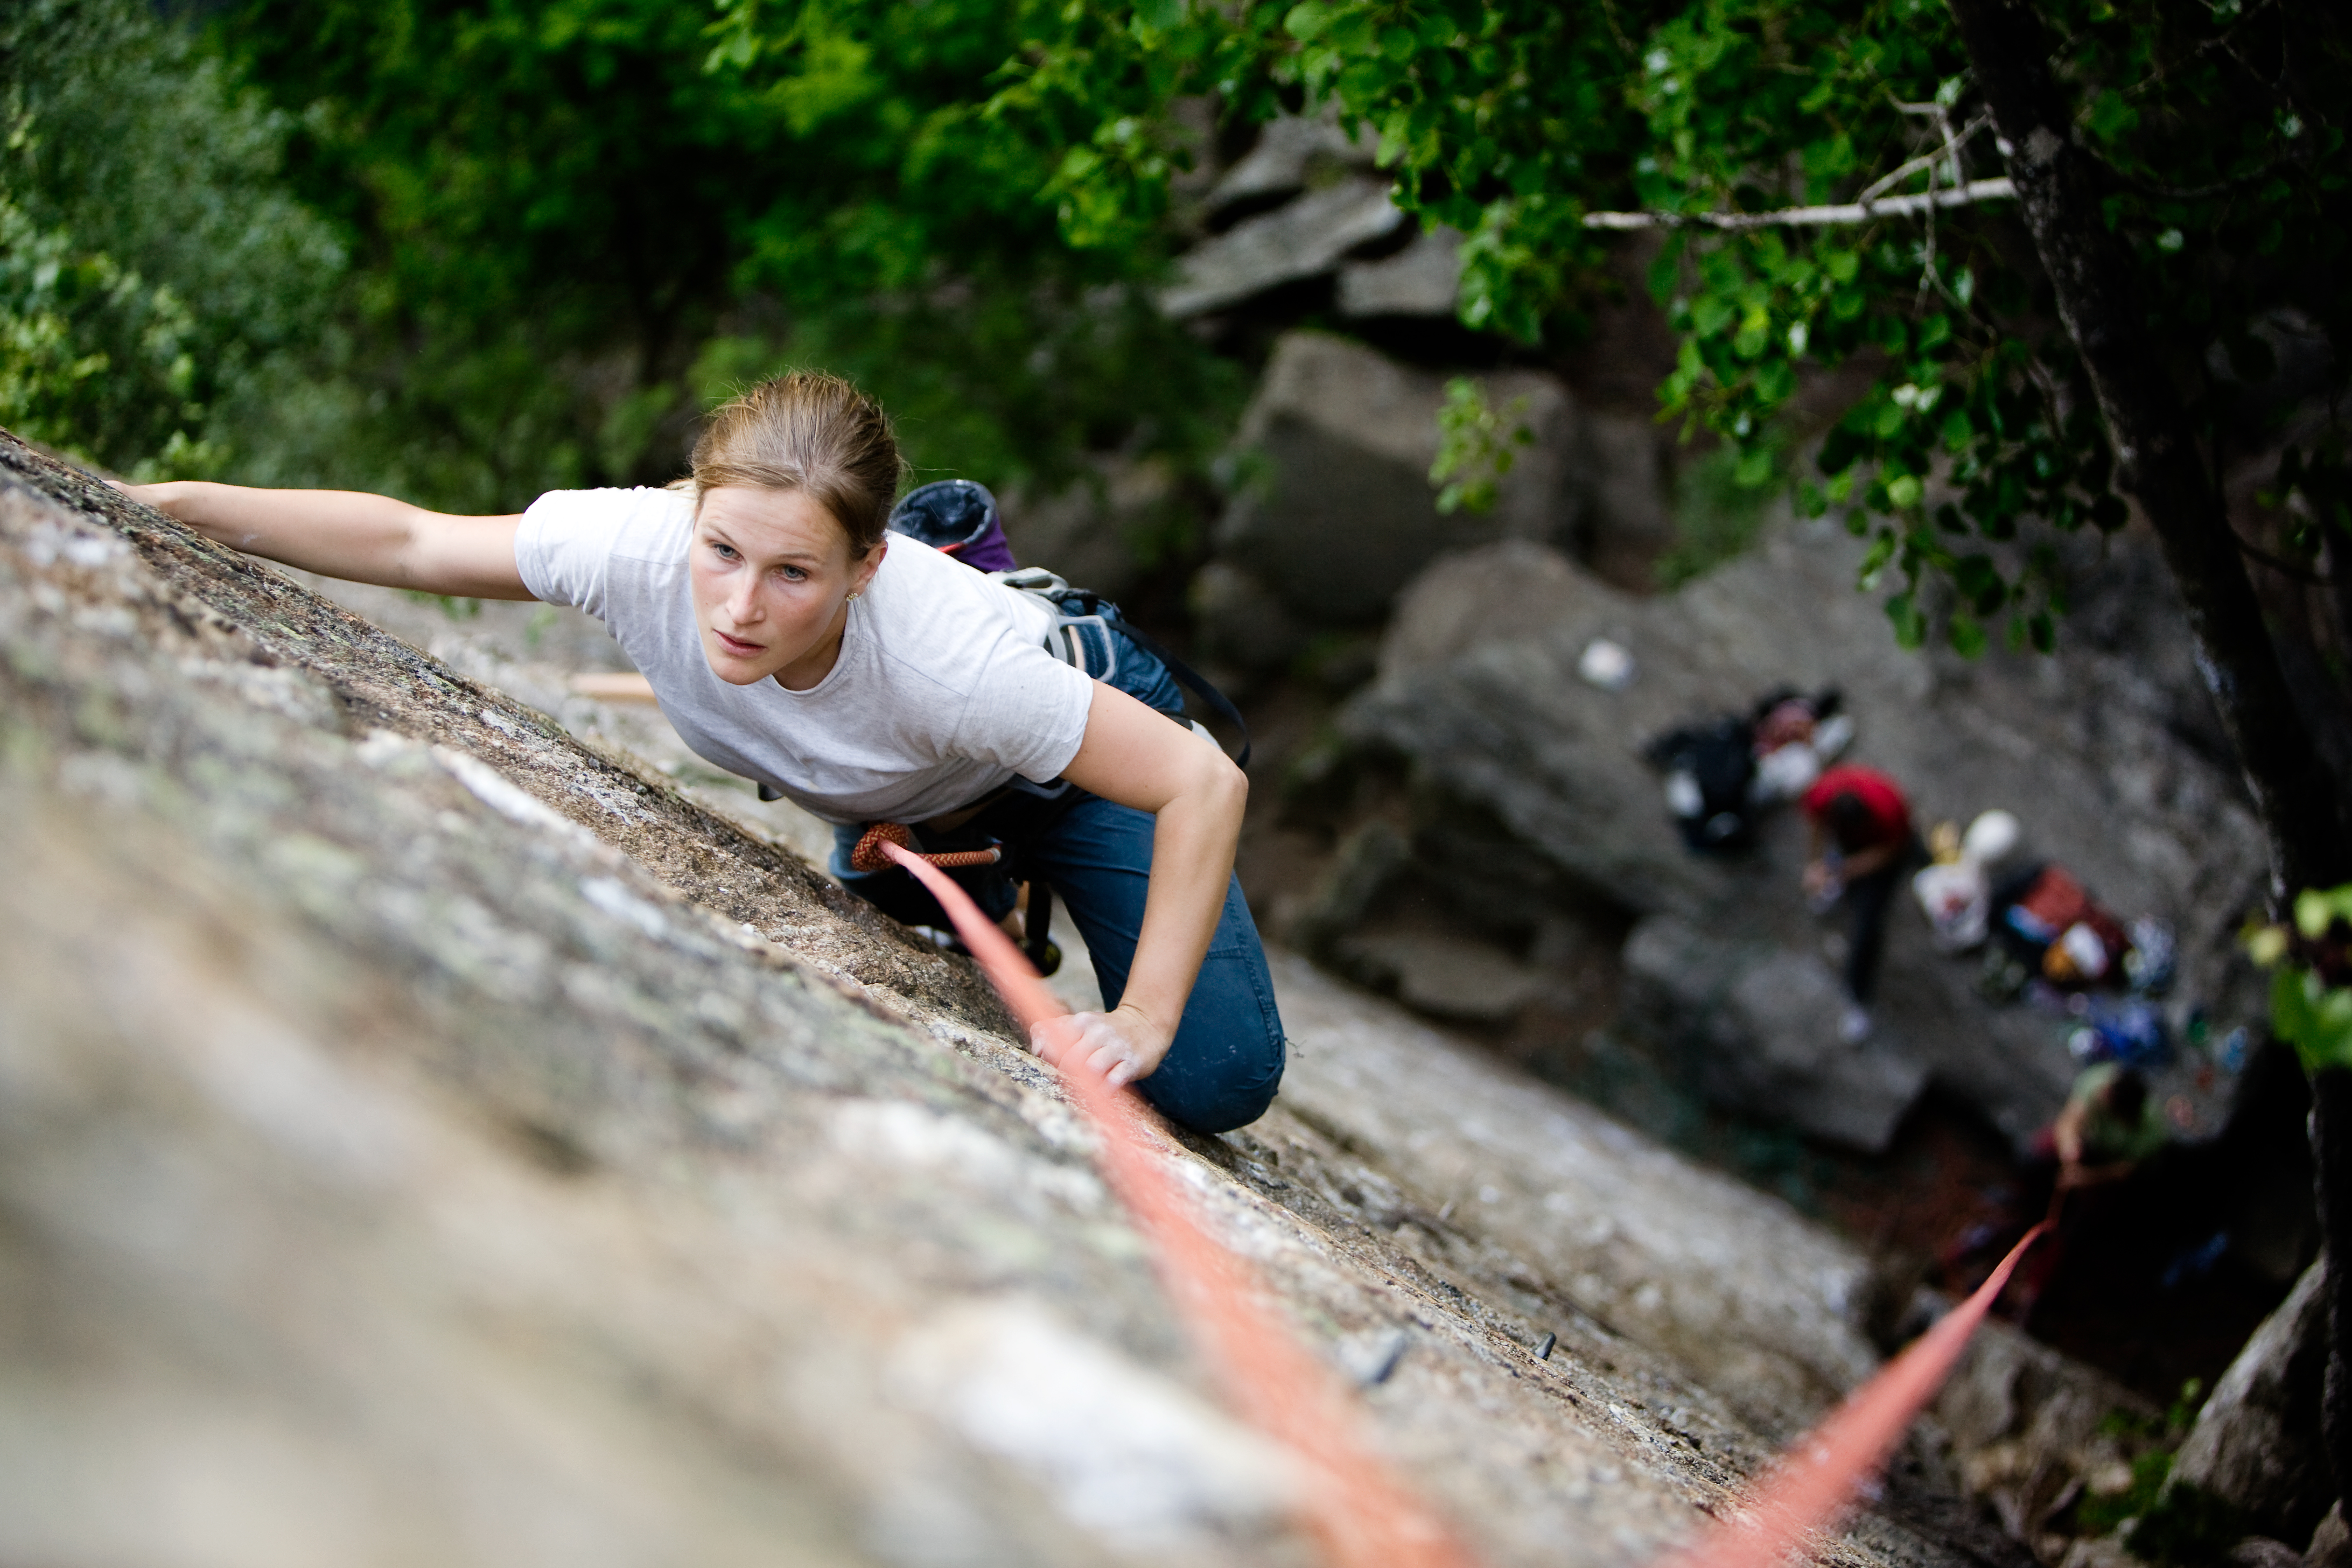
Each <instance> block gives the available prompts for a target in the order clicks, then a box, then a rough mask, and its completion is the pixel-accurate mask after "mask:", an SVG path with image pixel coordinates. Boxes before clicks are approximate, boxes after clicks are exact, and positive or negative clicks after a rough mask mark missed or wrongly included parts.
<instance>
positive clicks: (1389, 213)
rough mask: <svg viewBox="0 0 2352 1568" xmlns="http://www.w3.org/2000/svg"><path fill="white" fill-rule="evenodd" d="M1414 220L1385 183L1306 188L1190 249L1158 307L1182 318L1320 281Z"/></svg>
mask: <svg viewBox="0 0 2352 1568" xmlns="http://www.w3.org/2000/svg"><path fill="white" fill-rule="evenodd" d="M1410 222H1412V219H1411V218H1409V217H1407V216H1405V215H1404V213H1403V212H1402V211H1400V210H1399V209H1398V207H1397V205H1396V204H1395V203H1393V202H1391V201H1390V200H1389V185H1388V182H1387V181H1385V180H1368V179H1361V178H1349V179H1346V180H1342V181H1341V182H1340V183H1339V184H1334V185H1329V186H1326V187H1325V188H1324V189H1322V190H1319V191H1309V192H1307V194H1306V195H1303V196H1300V197H1299V198H1298V199H1297V201H1295V202H1292V203H1290V204H1289V205H1286V206H1282V207H1278V208H1276V210H1274V211H1273V212H1270V213H1265V214H1263V215H1262V216H1257V217H1251V218H1244V219H1243V220H1242V221H1241V222H1239V223H1237V224H1235V225H1234V226H1233V227H1231V228H1229V229H1227V230H1226V231H1225V232H1224V233H1223V234H1221V235H1218V236H1216V237H1214V238H1212V239H1205V240H1202V242H1201V243H1200V244H1198V245H1196V246H1194V247H1192V249H1190V250H1188V251H1186V252H1185V253H1184V254H1183V256H1182V257H1181V258H1179V260H1178V261H1177V263H1176V281H1175V282H1174V283H1172V284H1171V285H1169V287H1168V288H1166V289H1162V290H1161V291H1160V310H1162V311H1163V312H1164V313H1166V314H1167V315H1170V316H1172V317H1175V318H1176V319H1177V320H1179V321H1181V320H1183V319H1184V318H1186V317H1189V316H1201V315H1206V314H1207V313H1208V312H1210V311H1212V310H1224V309H1226V308H1227V307H1229V306H1233V305H1238V304H1240V303H1241V302H1242V301H1243V300H1247V299H1250V298H1251V297H1253V296H1254V295H1258V294H1263V293H1265V291H1266V290H1267V289H1277V288H1280V287H1281V286H1282V285H1283V284H1285V283H1296V282H1298V281H1299V280H1300V279H1307V278H1319V277H1322V276H1324V275H1325V274H1327V273H1329V272H1331V271H1334V270H1336V269H1337V268H1338V267H1339V263H1340V261H1341V260H1342V259H1343V258H1345V257H1347V255H1348V254H1349V252H1350V251H1353V250H1355V249H1357V248H1358V247H1361V246H1367V245H1370V244H1371V243H1372V242H1373V241H1375V240H1380V239H1385V238H1387V237H1389V236H1391V235H1392V234H1394V233H1395V232H1396V231H1397V230H1398V229H1400V228H1402V227H1403V226H1405V225H1406V224H1408V223H1410Z"/></svg>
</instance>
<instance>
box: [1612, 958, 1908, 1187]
mask: <svg viewBox="0 0 2352 1568" xmlns="http://www.w3.org/2000/svg"><path fill="white" fill-rule="evenodd" d="M1738 949H1739V944H1738V943H1736V942H1724V941H1718V940H1714V939H1710V938H1708V937H1707V936H1706V935H1705V934H1703V933H1702V932H1700V931H1697V930H1696V929H1694V928H1693V927H1692V926H1690V925H1689V924H1687V923H1686V922H1685V921H1682V920H1681V919H1679V918H1678V917H1676V916H1674V915H1654V916H1652V917H1651V918H1649V919H1648V920H1645V921H1642V922H1641V923H1640V924H1639V925H1637V926H1635V927H1634V928H1633V935H1632V936H1630V937H1628V938H1627V939H1626V942H1625V950H1624V962H1625V981H1626V1008H1627V1012H1628V1015H1629V1017H1630V1019H1631V1020H1632V1021H1633V1022H1634V1023H1635V1024H1636V1025H1637V1026H1642V1025H1646V1026H1648V1027H1650V1028H1651V1029H1652V1030H1653V1031H1654V1032H1655V1033H1656V1034H1659V1035H1661V1036H1664V1037H1669V1038H1673V1037H1676V1036H1678V1035H1682V1034H1685V1033H1695V1035H1696V1044H1697V1046H1698V1056H1699V1059H1700V1061H1701V1064H1702V1066H1701V1076H1700V1085H1701V1087H1702V1089H1704V1090H1705V1092H1706V1096H1707V1098H1709V1099H1710V1100H1714V1101H1716V1102H1717V1104H1719V1105H1735V1106H1738V1107H1739V1108H1740V1110H1742V1111H1743V1112H1744V1113H1746V1114H1748V1115H1752V1116H1758V1117H1762V1118H1768V1119H1770V1120H1773V1121H1786V1122H1789V1123H1790V1124H1791V1125H1792V1126H1795V1127H1797V1128H1798V1129H1800V1130H1801V1131H1805V1132H1808V1133H1811V1135H1812V1136H1814V1137H1816V1138H1825V1139H1828V1140H1829V1141H1831V1142H1836V1143H1843V1144H1845V1145H1846V1146H1848V1147H1849V1148H1856V1149H1883V1148H1885V1146H1886V1145H1887V1143H1888V1142H1891V1141H1892V1140H1893V1138H1894V1135H1895V1127H1896V1125H1897V1124H1898V1123H1899V1122H1901V1121H1902V1120H1903V1115H1904V1112H1906V1111H1907V1110H1910V1109H1911V1105H1912V1102H1913V1101H1914V1100H1917V1099H1918V1098H1919V1091H1920V1090H1921V1089H1925V1088H1927V1064H1926V1063H1924V1062H1923V1061H1921V1060H1920V1059H1919V1058H1918V1057H1917V1056H1916V1054H1915V1053H1913V1052H1910V1051H1907V1050H1905V1049H1903V1048H1901V1047H1896V1046H1890V1045H1889V1044H1887V1043H1886V1042H1885V1041H1883V1040H1878V1039H1865V1040H1863V1041H1860V1042H1856V1043H1849V1042H1846V1041H1843V1040H1841V1039H1839V1038H1838V1037H1837V1036H1836V1034H1835V1033H1834V1032H1833V1031H1832V1029H1831V1028H1829V1027H1827V1026H1825V1021H1826V1020H1830V1019H1834V1018H1836V1017H1837V1016H1838V1014H1839V1011H1840V1008H1841V1006H1842V1005H1843V1002H1844V1000H1845V988H1844V984H1843V982H1842V981H1841V980H1840V978H1839V976H1838V973H1837V972H1836V971H1835V970H1833V969H1832V968H1831V967H1830V966H1829V965H1828V964H1827V963H1824V962H1822V957H1821V955H1820V954H1819V953H1817V952H1808V951H1805V950H1803V949H1792V948H1784V947H1779V946H1774V945H1771V944H1769V943H1758V944H1754V950H1753V951H1751V952H1741V951H1739V950H1738Z"/></svg>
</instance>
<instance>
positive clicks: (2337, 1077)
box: [2311, 1068, 2352, 1498]
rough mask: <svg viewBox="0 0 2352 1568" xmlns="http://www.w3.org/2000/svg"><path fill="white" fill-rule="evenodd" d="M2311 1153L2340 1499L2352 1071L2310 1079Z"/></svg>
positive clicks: (2349, 1340) (2348, 1392)
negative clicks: (2322, 1254)
mask: <svg viewBox="0 0 2352 1568" xmlns="http://www.w3.org/2000/svg"><path fill="white" fill-rule="evenodd" d="M2311 1153H2312V1163H2313V1166H2314V1168H2315V1173H2316V1179H2317V1181H2318V1184H2319V1235H2320V1238H2321V1243H2322V1245H2323V1247H2325V1248H2326V1260H2327V1281H2326V1284H2325V1285H2324V1286H2323V1287H2322V1289H2323V1290H2325V1291H2326V1297H2327V1342H2328V1348H2329V1352H2330V1353H2329V1355H2328V1358H2327V1381H2326V1386H2325V1387H2324V1388H2323V1389H2322V1390H2321V1391H2320V1397H2319V1431H2320V1436H2321V1439H2322V1441H2323V1442H2324V1444H2325V1445H2326V1449H2327V1463H2328V1466H2329V1468H2332V1469H2333V1470H2334V1471H2335V1472H2336V1496H2337V1497H2339V1498H2346V1497H2352V1358H2347V1355H2346V1353H2345V1352H2346V1350H2347V1347H2352V1068H2322V1069H2321V1070H2319V1071H2318V1072H2315V1073H2313V1074H2312V1075H2311Z"/></svg>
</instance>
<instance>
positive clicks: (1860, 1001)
mask: <svg viewBox="0 0 2352 1568" xmlns="http://www.w3.org/2000/svg"><path fill="white" fill-rule="evenodd" d="M1802 805H1803V809H1804V813H1805V820H1806V821H1807V823H1808V824H1809V825H1810V826H1811V829H1812V847H1811V856H1810V860H1809V863H1808V864H1807V865H1806V867H1805V891H1806V892H1807V893H1809V894H1811V896H1812V897H1813V898H1814V899H1815V900H1817V901H1819V902H1821V903H1822V904H1823V905H1827V904H1829V903H1831V902H1833V901H1835V900H1838V899H1839V898H1841V897H1843V900H1844V901H1845V906H1846V909H1847V910H1848V912H1849V914H1850V916H1851V918H1852V920H1853V926H1852V930H1851V933H1850V935H1849V936H1848V938H1847V942H1846V955H1845V987H1846V994H1848V995H1849V996H1850V997H1852V998H1853V1000H1852V1001H1851V1002H1850V1003H1849V1004H1848V1005H1847V1007H1846V1010H1845V1013H1844V1015H1843V1016H1842V1017H1841V1018H1840V1019H1839V1020H1838V1037H1839V1038H1841V1039H1843V1040H1844V1041H1845V1042H1846V1043H1847V1044H1849V1045H1852V1044H1854V1043H1856V1042H1858V1041H1860V1040H1861V1039H1863V1038H1864V1037H1865V1036H1867V1035H1868V1034H1869V1033H1870V1013H1869V1006H1870V996H1871V992H1872V990H1873V988H1874V986H1875V985H1876V984H1877V982H1878V957H1879V953H1880V952H1882V951H1883V950H1884V948H1885V942H1886V911H1887V909H1888V906H1889V905H1890V904H1892V903H1893V901H1894V899H1895V888H1896V886H1897V885H1898V884H1899V883H1900V882H1901V881H1902V879H1903V873H1904V872H1905V870H1906V869H1907V868H1908V866H1909V862H1910V860H1911V858H1912V856H1913V851H1914V849H1915V848H1916V844H1917V839H1916V836H1915V835H1914V834H1913V833H1912V830H1911V803H1910V802H1909V801H1908V800H1907V799H1906V798H1905V797H1904V795H1903V790H1902V788H1901V786H1900V785H1898V784H1895V781H1894V780H1893V779H1891V778H1889V777H1887V776H1886V775H1885V773H1880V772H1879V771H1878V770H1876V769H1875V768H1864V767H1857V766H1855V765H1854V764H1853V763H1841V764H1839V765H1838V766H1836V767H1833V768H1832V769H1830V770H1829V771H1828V772H1826V773H1822V776H1821V777H1820V778H1818V779H1816V780H1814V781H1813V786H1812V788H1811V789H1809V790H1807V791H1806V792H1805V795H1804V800H1803V802H1802Z"/></svg>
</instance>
